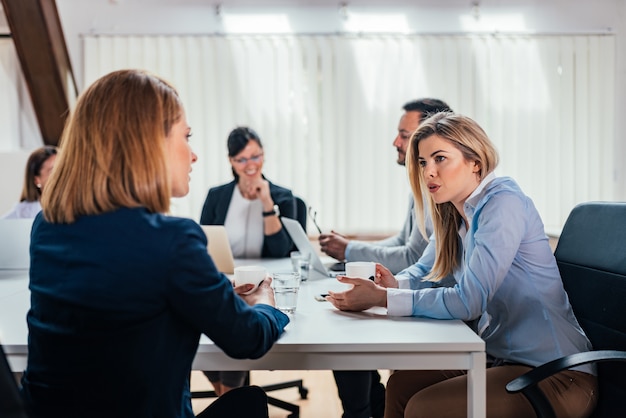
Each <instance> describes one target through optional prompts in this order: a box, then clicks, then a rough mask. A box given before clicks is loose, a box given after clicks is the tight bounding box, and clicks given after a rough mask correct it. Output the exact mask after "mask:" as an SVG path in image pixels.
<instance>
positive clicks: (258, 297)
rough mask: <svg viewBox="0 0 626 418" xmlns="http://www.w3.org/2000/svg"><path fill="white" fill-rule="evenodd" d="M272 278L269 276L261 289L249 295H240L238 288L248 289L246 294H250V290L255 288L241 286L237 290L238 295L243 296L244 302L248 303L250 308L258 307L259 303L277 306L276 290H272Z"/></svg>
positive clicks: (261, 285)
mask: <svg viewBox="0 0 626 418" xmlns="http://www.w3.org/2000/svg"><path fill="white" fill-rule="evenodd" d="M271 284H272V278H271V277H270V276H269V275H267V276H265V280H263V281H262V282H261V284H260V285H259V287H258V288H257V289H256V290H255V291H254V292H252V293H250V294H249V295H244V294H242V293H239V292H238V291H237V288H238V287H241V288H244V287H245V288H247V290H245V291H244V292H248V291H250V289H252V288H254V285H253V284H244V285H241V286H237V287H236V288H235V292H237V294H239V296H241V298H242V299H243V300H245V301H246V303H247V304H248V305H250V306H254V305H257V304H259V303H263V304H265V305H270V306H274V307H275V306H276V301H275V300H274V289H272V286H271Z"/></svg>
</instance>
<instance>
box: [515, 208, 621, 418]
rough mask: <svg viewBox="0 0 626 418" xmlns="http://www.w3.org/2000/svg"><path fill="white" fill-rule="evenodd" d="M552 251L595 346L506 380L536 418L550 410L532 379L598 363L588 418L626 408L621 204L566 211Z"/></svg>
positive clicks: (545, 416)
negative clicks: (594, 400)
mask: <svg viewBox="0 0 626 418" xmlns="http://www.w3.org/2000/svg"><path fill="white" fill-rule="evenodd" d="M554 255H555V257H556V260H557V264H558V266H559V270H560V272H561V278H562V280H563V285H564V287H565V290H566V291H567V294H568V296H569V300H570V303H571V304H572V308H573V310H574V314H575V315H576V317H577V318H578V322H579V323H580V326H581V327H582V328H583V329H584V330H585V333H586V334H587V336H588V337H589V340H590V341H591V344H592V345H593V348H594V350H595V351H590V352H585V353H578V354H574V355H571V356H566V357H563V358H560V359H557V360H554V361H551V362H549V363H546V364H543V365H541V366H539V367H537V368H535V369H533V370H531V371H529V372H528V373H526V374H524V375H522V376H520V377H518V378H516V379H514V380H512V381H511V382H509V383H508V384H507V385H506V389H507V391H509V392H510V393H517V392H522V393H523V394H524V395H525V396H526V398H527V399H528V400H529V401H530V403H531V404H532V406H533V408H534V410H535V412H536V414H537V416H538V417H540V418H549V417H554V416H555V415H554V410H553V409H552V406H551V405H550V403H549V401H548V400H547V399H546V397H545V396H544V394H543V392H542V391H541V390H540V389H539V387H538V386H537V384H538V383H539V382H540V381H541V380H543V379H545V378H546V377H549V376H551V375H553V374H555V373H558V372H560V371H562V370H565V369H569V368H571V367H574V366H579V365H583V364H588V363H598V383H599V390H598V405H597V407H596V410H595V411H594V413H593V415H592V417H593V418H601V417H607V418H608V417H618V416H624V411H626V308H625V304H624V302H625V301H626V203H617V202H591V203H583V204H580V205H578V206H576V207H575V208H574V209H573V210H572V212H571V213H570V215H569V217H568V218H567V221H566V223H565V226H564V227H563V232H562V233H561V237H560V238H559V241H558V244H557V247H556V250H555V252H554Z"/></svg>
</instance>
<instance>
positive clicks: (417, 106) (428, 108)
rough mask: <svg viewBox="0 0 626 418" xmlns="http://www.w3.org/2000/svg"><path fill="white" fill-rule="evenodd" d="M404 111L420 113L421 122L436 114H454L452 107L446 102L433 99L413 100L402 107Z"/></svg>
mask: <svg viewBox="0 0 626 418" xmlns="http://www.w3.org/2000/svg"><path fill="white" fill-rule="evenodd" d="M402 109H404V111H405V112H420V122H422V121H423V120H425V119H426V118H427V117H428V116H431V115H434V114H435V113H439V112H452V109H450V106H448V104H447V103H446V102H444V101H443V100H439V99H432V98H424V99H418V100H413V101H412V102H408V103H406V104H405V105H404V106H402Z"/></svg>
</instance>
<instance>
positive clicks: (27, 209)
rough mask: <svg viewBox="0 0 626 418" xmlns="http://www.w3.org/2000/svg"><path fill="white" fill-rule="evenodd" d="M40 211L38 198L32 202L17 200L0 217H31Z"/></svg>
mask: <svg viewBox="0 0 626 418" xmlns="http://www.w3.org/2000/svg"><path fill="white" fill-rule="evenodd" d="M40 211H41V203H39V200H36V201H34V202H27V201H23V202H19V203H18V204H17V205H15V206H13V209H11V211H10V212H7V213H6V214H4V215H3V216H2V217H0V219H32V218H34V217H35V216H37V214H38V213H39V212H40Z"/></svg>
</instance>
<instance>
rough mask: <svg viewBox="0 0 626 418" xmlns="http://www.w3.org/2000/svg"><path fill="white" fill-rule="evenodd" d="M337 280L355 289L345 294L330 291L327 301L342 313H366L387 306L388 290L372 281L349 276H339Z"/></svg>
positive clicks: (346, 291) (344, 292)
mask: <svg viewBox="0 0 626 418" xmlns="http://www.w3.org/2000/svg"><path fill="white" fill-rule="evenodd" d="M389 274H391V273H389ZM337 280H339V281H340V282H341V283H347V284H351V285H353V287H352V289H348V290H345V291H343V292H333V291H330V290H329V291H328V296H326V300H327V301H329V302H330V303H332V304H333V305H334V306H335V308H337V309H339V310H341V311H364V310H366V309H369V308H371V307H373V306H382V307H386V306H387V290H385V289H384V288H383V287H381V286H378V285H376V284H375V283H374V282H372V281H371V280H369V279H360V278H354V277H347V276H337Z"/></svg>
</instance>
